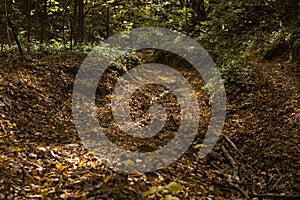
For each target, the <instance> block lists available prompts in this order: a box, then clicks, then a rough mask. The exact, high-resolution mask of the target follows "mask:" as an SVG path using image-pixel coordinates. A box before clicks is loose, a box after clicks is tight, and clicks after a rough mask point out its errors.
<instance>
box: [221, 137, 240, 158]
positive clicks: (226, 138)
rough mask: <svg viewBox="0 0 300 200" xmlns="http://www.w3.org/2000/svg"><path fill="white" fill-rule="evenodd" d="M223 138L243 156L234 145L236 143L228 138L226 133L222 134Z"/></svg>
mask: <svg viewBox="0 0 300 200" xmlns="http://www.w3.org/2000/svg"><path fill="white" fill-rule="evenodd" d="M222 136H223V138H224V139H225V140H226V142H228V143H229V144H230V145H231V146H232V147H233V148H234V149H235V150H236V151H237V152H238V153H239V154H240V155H241V156H242V157H243V158H244V155H243V154H242V153H241V152H240V151H239V149H238V148H237V147H236V145H235V144H234V143H233V142H232V141H231V140H230V139H229V137H227V136H226V135H222Z"/></svg>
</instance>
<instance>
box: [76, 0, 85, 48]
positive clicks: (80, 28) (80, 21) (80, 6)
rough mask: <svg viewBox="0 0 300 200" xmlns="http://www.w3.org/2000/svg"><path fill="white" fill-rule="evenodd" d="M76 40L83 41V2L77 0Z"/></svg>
mask: <svg viewBox="0 0 300 200" xmlns="http://www.w3.org/2000/svg"><path fill="white" fill-rule="evenodd" d="M77 32H78V40H79V42H80V43H82V42H83V41H84V2H83V0H79V1H78V31H77Z"/></svg>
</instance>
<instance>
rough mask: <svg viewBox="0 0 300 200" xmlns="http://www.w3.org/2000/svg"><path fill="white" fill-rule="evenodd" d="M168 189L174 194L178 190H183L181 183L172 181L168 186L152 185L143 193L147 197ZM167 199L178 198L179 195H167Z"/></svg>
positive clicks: (173, 199) (174, 199)
mask: <svg viewBox="0 0 300 200" xmlns="http://www.w3.org/2000/svg"><path fill="white" fill-rule="evenodd" d="M163 190H168V191H169V192H170V193H172V194H177V193H178V192H181V191H182V190H183V188H182V186H181V184H180V183H177V182H170V183H169V184H168V185H166V186H159V187H150V188H149V189H148V190H147V191H146V192H144V193H143V195H144V196H145V197H147V196H149V195H151V194H155V193H157V192H160V191H163ZM164 199H165V200H177V199H178V198H177V197H173V196H172V195H165V197H164Z"/></svg>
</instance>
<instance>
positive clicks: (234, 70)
mask: <svg viewBox="0 0 300 200" xmlns="http://www.w3.org/2000/svg"><path fill="white" fill-rule="evenodd" d="M219 69H220V71H221V73H222V75H223V78H224V80H225V84H229V85H231V84H239V85H242V86H245V85H247V84H248V80H249V78H250V76H251V73H252V69H251V68H249V67H244V65H243V63H242V62H241V61H237V60H233V59H230V60H227V61H224V62H223V63H222V64H221V66H220V68H219Z"/></svg>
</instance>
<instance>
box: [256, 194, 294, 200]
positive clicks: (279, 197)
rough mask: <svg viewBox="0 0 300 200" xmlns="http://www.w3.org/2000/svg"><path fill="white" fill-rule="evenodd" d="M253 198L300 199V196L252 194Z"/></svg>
mask: <svg viewBox="0 0 300 200" xmlns="http://www.w3.org/2000/svg"><path fill="white" fill-rule="evenodd" d="M250 196H251V197H257V198H273V199H300V194H299V195H281V194H272V193H269V194H251V195H250Z"/></svg>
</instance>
